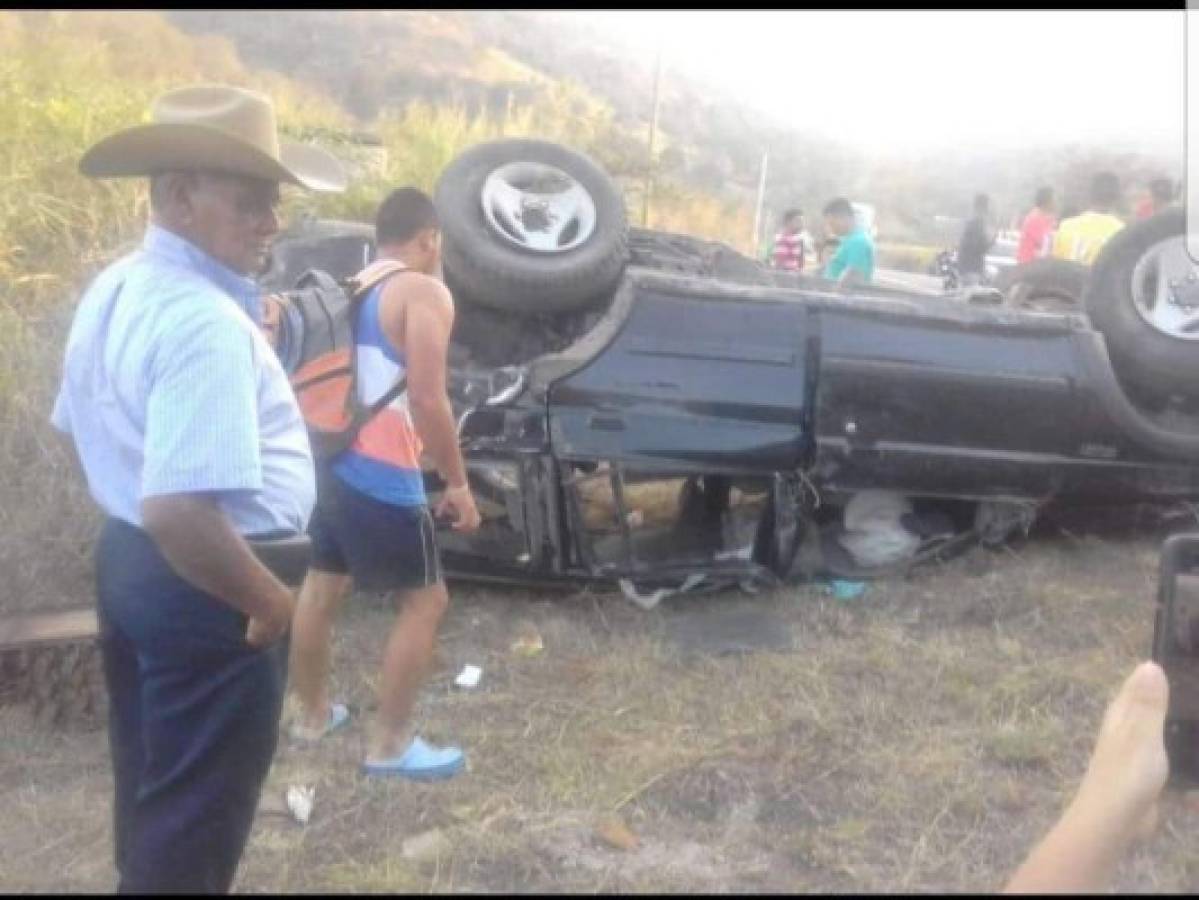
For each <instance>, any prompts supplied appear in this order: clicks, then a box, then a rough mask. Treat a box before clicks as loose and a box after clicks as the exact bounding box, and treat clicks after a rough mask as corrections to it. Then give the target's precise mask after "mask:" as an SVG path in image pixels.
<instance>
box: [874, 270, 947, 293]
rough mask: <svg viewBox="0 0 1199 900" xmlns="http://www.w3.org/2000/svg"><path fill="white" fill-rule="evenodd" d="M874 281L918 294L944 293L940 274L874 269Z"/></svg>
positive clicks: (883, 285) (881, 285)
mask: <svg viewBox="0 0 1199 900" xmlns="http://www.w3.org/2000/svg"><path fill="white" fill-rule="evenodd" d="M874 283H875V284H877V285H879V286H880V287H889V288H898V289H899V290H902V291H914V292H916V293H918V294H935V295H936V296H938V297H939V296H941V295H942V294H944V293H945V291H944V286H943V284H942V281H941V278H940V276H938V275H923V274H920V273H917V272H901V271H899V270H898V269H875V270H874Z"/></svg>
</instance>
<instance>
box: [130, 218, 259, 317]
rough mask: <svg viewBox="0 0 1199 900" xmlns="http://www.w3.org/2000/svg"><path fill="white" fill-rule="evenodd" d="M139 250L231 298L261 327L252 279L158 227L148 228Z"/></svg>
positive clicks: (187, 241) (254, 284)
mask: <svg viewBox="0 0 1199 900" xmlns="http://www.w3.org/2000/svg"><path fill="white" fill-rule="evenodd" d="M142 249H143V250H144V251H145V252H146V253H149V254H150V255H152V256H157V257H159V258H160V259H165V260H167V261H168V262H172V263H174V264H175V265H178V266H182V267H183V268H185V269H189V270H191V271H192V272H195V273H196V274H197V275H200V276H201V277H203V278H206V279H207V280H208V281H211V282H212V283H213V284H215V285H216V286H217V287H218V288H220V289H221V290H222V291H224V292H225V293H226V294H228V295H229V296H230V297H232V298H233V299H234V301H236V303H237V305H238V306H240V307H241V308H242V309H243V310H244V311H245V313H246V315H248V316H249V317H250V320H251V321H252V322H254V323H255V324H256V325H259V324H261V323H262V298H261V296H260V294H259V290H258V284H257V283H256V282H255V281H254V279H252V278H247V277H246V276H244V275H239V274H238V273H237V272H234V271H233V270H232V269H230V268H229V267H228V266H226V265H225V264H224V263H221V262H218V261H217V260H216V259H214V258H213V257H212V256H210V255H209V254H207V253H205V252H204V251H203V250H201V249H200V248H199V247H197V246H196V245H195V244H193V243H192V242H191V241H189V240H187V239H186V238H183V237H180V236H179V235H177V234H175V232H173V231H170V230H168V229H166V228H163V227H162V226H160V225H154V224H151V225H150V226H149V227H148V228H147V229H146V237H145V240H143V241H142Z"/></svg>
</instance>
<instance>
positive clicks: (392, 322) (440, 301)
mask: <svg viewBox="0 0 1199 900" xmlns="http://www.w3.org/2000/svg"><path fill="white" fill-rule="evenodd" d="M401 290H402V291H403V295H402V297H401V296H400V291H401ZM453 327H454V304H453V300H452V299H451V297H450V292H449V291H447V290H446V288H445V286H444V285H442V284H441V283H440V282H439V281H435V280H433V279H432V278H415V277H404V276H400V277H399V278H394V279H392V281H391V282H389V283H388V286H387V289H385V292H384V296H383V329H384V332H385V333H386V334H387V336H388V338H389V339H390V340H391V341H392V342H393V343H394V344H396V346H399V347H402V348H403V350H404V359H405V361H406V363H407V371H408V409H409V411H410V412H411V413H412V424H413V426H415V428H416V431H417V434H419V435H420V437H421V441H422V442H423V443H424V445H425V447H426V448H427V449H428V451H429V454H430V455H431V456H432V457H433V462H434V464H435V465H436V466H437V470H438V471H439V472H440V473H441V477H442V478H444V479H445V482H446V486H447V487H446V493H445V499H443V501H442V503H441V505H440V507H439V508H438V514H444V513H445V512H447V511H453V512H454V513H456V516H455V522H454V527H455V528H456V529H458V530H460V531H473V530H474V529H475V528H477V527H478V525H479V513H478V510H477V509H476V508H475V503H474V499H473V497H472V496H471V492H470V487H469V484H468V482H467V479H466V465H465V463H464V462H463V461H462V451H461V450H460V449H459V447H458V425H457V423H456V422H455V421H454V410H453V408H452V407H451V406H450V398H449V393H448V392H447V389H446V357H447V354H448V351H449V345H450V331H451V330H452V329H453Z"/></svg>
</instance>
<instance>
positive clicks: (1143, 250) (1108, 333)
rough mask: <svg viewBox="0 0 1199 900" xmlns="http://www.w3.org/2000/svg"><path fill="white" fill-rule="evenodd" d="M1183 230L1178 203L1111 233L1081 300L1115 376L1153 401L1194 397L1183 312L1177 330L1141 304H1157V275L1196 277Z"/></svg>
mask: <svg viewBox="0 0 1199 900" xmlns="http://www.w3.org/2000/svg"><path fill="white" fill-rule="evenodd" d="M1185 227H1186V226H1185V219H1184V216H1183V210H1182V208H1180V207H1179V208H1173V209H1167V210H1165V211H1163V212H1160V213H1158V214H1157V215H1155V216H1152V217H1151V218H1149V219H1145V220H1143V221H1141V222H1137V223H1135V224H1133V225H1129V226H1128V227H1127V228H1125V229H1124V230H1122V231H1120V232H1119V233H1117V234H1116V235H1115V236H1113V237H1112V238H1111V239H1110V240H1109V241H1108V243H1107V244H1106V245H1105V246H1104V248H1103V249H1102V250H1101V251H1100V253H1099V257H1098V259H1096V260H1095V264H1094V267H1093V270H1092V272H1091V277H1090V280H1089V282H1088V285H1087V289H1086V292H1085V294H1084V299H1083V302H1084V305H1085V306H1086V310H1087V313H1088V315H1089V316H1090V318H1091V324H1092V325H1094V327H1095V328H1096V329H1097V330H1098V331H1100V332H1101V333H1102V334H1103V336H1104V338H1105V339H1106V342H1107V348H1108V353H1109V355H1110V356H1111V359H1112V364H1113V367H1114V369H1115V371H1116V373H1117V374H1118V375H1119V376H1120V378H1121V380H1123V381H1125V382H1127V383H1129V384H1130V386H1134V387H1135V388H1137V389H1139V390H1140V391H1141V392H1143V393H1144V394H1148V395H1150V396H1154V397H1159V398H1161V397H1167V396H1169V395H1171V394H1182V395H1185V396H1188V397H1191V398H1194V397H1197V396H1199V330H1194V331H1192V330H1189V327H1188V324H1187V320H1186V318H1185V316H1186V314H1183V315H1184V317H1183V319H1180V320H1179V321H1180V322H1181V323H1182V324H1180V325H1179V326H1178V327H1177V328H1174V329H1171V328H1169V327H1158V326H1155V325H1154V324H1153V323H1152V322H1151V319H1152V313H1151V312H1150V311H1148V310H1145V309H1144V303H1145V302H1147V301H1148V302H1153V303H1154V304H1156V303H1157V298H1158V297H1159V296H1160V295H1158V293H1157V291H1158V283H1159V280H1160V279H1161V278H1162V277H1165V278H1166V279H1167V281H1173V280H1178V281H1181V282H1186V280H1187V279H1188V278H1191V277H1194V276H1196V275H1197V274H1199V273H1197V272H1196V271H1195V267H1194V265H1193V264H1192V263H1191V262H1190V260H1189V259H1188V258H1187V257H1186V256H1185V253H1186V251H1185ZM1197 283H1199V280H1197ZM1192 290H1193V289H1192ZM1192 296H1194V295H1192ZM1196 317H1199V310H1196ZM1191 321H1194V320H1191ZM1196 328H1197V329H1199V323H1197V324H1196ZM1172 330H1173V331H1174V332H1175V333H1171V331H1172Z"/></svg>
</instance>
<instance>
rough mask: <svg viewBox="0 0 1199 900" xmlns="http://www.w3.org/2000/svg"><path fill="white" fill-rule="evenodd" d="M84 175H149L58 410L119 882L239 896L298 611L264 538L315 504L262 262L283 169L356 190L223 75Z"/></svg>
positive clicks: (67, 370) (172, 105) (113, 144)
mask: <svg viewBox="0 0 1199 900" xmlns="http://www.w3.org/2000/svg"><path fill="white" fill-rule="evenodd" d="M79 168H80V171H81V172H82V173H83V174H84V175H88V176H90V177H93V178H120V177H146V178H149V179H150V208H151V223H150V225H149V227H148V228H147V231H146V235H145V240H144V242H143V243H142V246H141V249H140V250H138V251H136V252H134V253H133V254H131V255H130V256H127V257H125V258H124V259H121V260H119V261H118V262H116V263H114V264H113V265H111V266H109V267H108V268H107V269H105V270H104V272H102V273H101V274H100V275H99V276H98V277H97V278H96V280H95V281H94V282H93V283H92V284H91V286H90V287H89V288H88V290H87V292H86V293H85V294H84V297H83V299H82V301H81V302H80V304H79V308H78V311H77V312H76V315H75V320H74V322H73V324H72V327H71V333H70V337H69V338H68V341H67V349H66V360H65V364H64V367H63V382H62V387H61V390H60V392H59V395H58V399H57V401H56V403H55V406H54V413H53V421H54V424H55V425H56V426H57V427H58V429H59V430H61V431H62V432H64V433H65V434H67V435H69V436H70V438H71V439H72V441H73V443H74V446H75V449H76V451H77V453H78V457H79V461H80V463H81V464H82V468H83V471H84V474H85V475H86V478H87V483H88V487H89V489H90V491H91V494H92V497H93V498H94V499H95V501H96V502H97V503H98V504H99V506H100V507H101V509H102V510H103V511H104V513H105V514H106V520H105V523H104V527H103V530H102V532H101V535H100V539H99V544H98V547H97V551H96V559H97V575H96V582H97V596H98V610H99V618H100V643H101V650H102V654H103V660H104V671H105V680H106V682H107V685H108V691H109V696H110V701H111V709H110V719H109V741H110V747H111V752H112V761H113V770H114V776H115V802H114V827H115V846H116V866H117V871H118V874H119V879H120V883H119V890H121V891H122V892H126V891H132V892H162V893H171V892H191V891H205V892H225V891H228V890H229V887H230V885H231V884H232V881H233V876H234V873H235V871H236V869H237V863H238V860H239V859H240V858H241V854H242V851H243V849H244V847H245V843H246V839H247V838H248V836H249V831H250V825H251V822H252V820H253V817H254V810H255V807H256V805H257V801H258V795H259V792H260V790H261V787H262V782H263V779H264V778H265V777H266V773H267V770H268V768H269V766H270V761H271V757H272V756H273V755H274V751H275V744H276V740H277V734H278V721H279V714H280V710H281V704H282V692H283V686H284V681H285V677H284V676H285V672H284V665H283V652H282V651H281V648H280V643H281V641H280V638H282V637H283V636H284V634H285V632H286V630H287V628H288V625H289V622H290V619H291V614H292V609H293V597H292V593H291V591H290V590H289V588H288V587H287V586H286V585H285V584H284V583H283V581H281V580H280V578H279V577H278V576H276V574H274V573H273V572H272V569H271V568H268V567H267V565H265V564H264V563H263V562H261V561H260V560H259V558H258V557H257V556H256V555H255V550H254V547H255V546H261V544H260V542H262V541H264V540H269V539H272V538H281V537H287V536H294V535H302V534H303V532H304V530H305V528H306V526H307V523H308V518H309V516H310V514H311V511H312V507H313V503H314V499H315V483H314V473H313V464H312V458H311V454H310V451H309V446H308V438H307V433H306V430H305V427H304V423H303V420H302V419H301V417H300V413H299V410H298V408H297V406H296V401H295V398H294V396H293V394H292V392H291V389H290V386H289V385H288V380H287V377H286V375H285V374H284V372H283V370H282V368H281V367H280V365H279V362H278V360H277V359H276V357H275V354H274V353H273V352H272V350H271V348H270V347H269V346H268V345H267V343H266V341H265V339H264V338H263V336H262V334H261V333H260V332H259V330H258V327H257V325H258V318H259V299H258V293H257V289H256V286H255V284H254V281H253V280H252V279H251V278H250V277H249V276H250V275H251V274H252V273H254V272H256V271H258V270H259V268H260V267H261V265H262V263H263V260H264V258H265V254H266V252H267V249H268V244H269V241H270V239H271V237H272V236H273V235H274V234H275V232H276V231H277V230H278V227H279V223H278V220H277V219H276V216H275V205H276V204H277V203H278V200H279V184H280V183H281V182H287V183H290V184H295V185H299V186H301V187H305V188H310V189H315V190H341V189H343V188H344V186H345V176H344V174H343V172H342V170H341V167H340V165H339V164H338V163H337V161H336V160H334V159H333V158H332V157H330V156H327V155H326V154H324V153H323V152H321V151H318V150H315V149H313V148H310V147H303V146H300V145H295V144H289V143H287V142H284V141H281V140H280V139H279V137H278V133H277V130H276V125H275V116H274V111H273V108H272V106H271V104H270V101H269V100H268V99H267V98H266V97H264V96H262V95H260V94H256V93H253V92H250V91H246V90H241V89H238V88H232V87H223V86H217V85H204V86H196V87H188V88H182V89H179V90H174V91H171V92H169V93H167V94H164V95H163V96H161V97H160V98H158V100H157V101H155V103H154V105H153V107H152V110H151V121H150V122H149V123H148V124H144V125H138V126H135V127H133V128H129V129H126V130H124V131H121V132H119V133H117V134H114V135H111V136H109V137H107V138H105V139H104V140H102V141H100V142H99V143H98V144H96V145H95V146H94V147H92V148H91V149H90V150H88V151H87V153H86V154H84V156H83V158H82V160H81V161H80V165H79ZM264 558H265V557H264Z"/></svg>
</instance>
